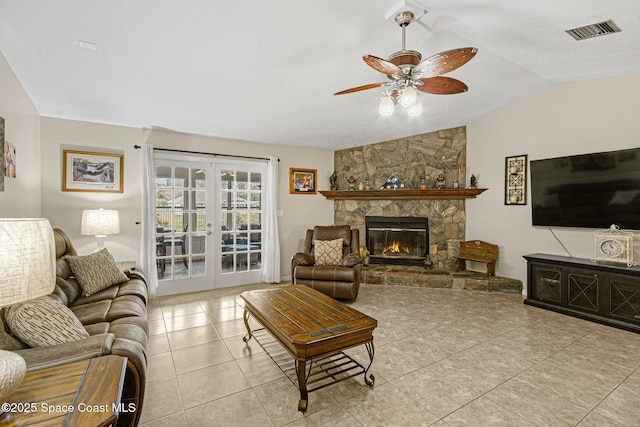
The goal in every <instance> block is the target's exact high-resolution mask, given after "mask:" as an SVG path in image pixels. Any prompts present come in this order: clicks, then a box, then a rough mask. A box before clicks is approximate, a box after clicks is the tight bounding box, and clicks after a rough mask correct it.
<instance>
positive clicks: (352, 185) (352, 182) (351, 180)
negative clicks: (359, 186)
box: [347, 175, 356, 190]
mask: <svg viewBox="0 0 640 427" xmlns="http://www.w3.org/2000/svg"><path fill="white" fill-rule="evenodd" d="M347 182H348V183H349V190H355V189H356V179H355V178H354V177H353V175H351V176H350V177H349V179H348V180H347Z"/></svg>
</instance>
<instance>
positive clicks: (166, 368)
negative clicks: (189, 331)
mask: <svg viewBox="0 0 640 427" xmlns="http://www.w3.org/2000/svg"><path fill="white" fill-rule="evenodd" d="M175 375H176V370H175V368H174V365H173V355H172V354H171V353H170V352H166V353H160V354H156V355H153V356H149V358H148V362H147V381H148V382H153V381H158V380H161V379H164V378H170V377H175Z"/></svg>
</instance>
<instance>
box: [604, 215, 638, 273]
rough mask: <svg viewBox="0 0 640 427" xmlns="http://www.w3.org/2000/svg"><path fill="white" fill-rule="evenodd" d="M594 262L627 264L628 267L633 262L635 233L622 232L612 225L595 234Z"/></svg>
mask: <svg viewBox="0 0 640 427" xmlns="http://www.w3.org/2000/svg"><path fill="white" fill-rule="evenodd" d="M595 246H596V247H595V253H596V257H595V260H594V261H613V262H621V263H625V264H627V265H628V266H632V265H635V263H634V262H633V233H631V232H629V231H622V230H620V227H618V226H617V225H615V224H612V225H611V227H609V229H607V230H600V231H596V233H595Z"/></svg>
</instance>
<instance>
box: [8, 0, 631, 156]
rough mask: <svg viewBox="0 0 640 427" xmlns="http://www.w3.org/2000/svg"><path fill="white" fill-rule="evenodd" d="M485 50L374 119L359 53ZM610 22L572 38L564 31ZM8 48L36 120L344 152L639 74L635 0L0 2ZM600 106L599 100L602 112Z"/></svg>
mask: <svg viewBox="0 0 640 427" xmlns="http://www.w3.org/2000/svg"><path fill="white" fill-rule="evenodd" d="M404 9H410V10H414V11H418V12H419V13H418V15H420V14H422V13H424V11H426V14H424V15H423V16H422V17H420V19H419V20H417V21H415V22H414V23H412V24H411V25H409V27H408V28H407V30H406V36H407V39H406V45H407V46H406V47H407V49H412V50H417V51H419V52H421V53H422V57H423V58H426V57H428V56H431V55H433V54H435V53H438V52H441V51H445V50H450V49H455V48H461V47H476V48H478V54H477V55H476V56H475V58H473V59H472V60H471V61H470V62H468V63H467V64H466V65H464V66H463V67H461V68H459V69H457V70H455V71H453V72H451V73H450V74H448V76H450V77H453V78H456V79H458V80H462V81H463V82H465V83H466V84H467V85H468V86H469V91H468V92H465V93H462V94H457V95H429V94H424V93H420V95H419V96H420V99H421V100H422V104H423V107H424V111H423V113H422V115H420V116H418V117H409V116H408V115H407V114H406V112H405V111H400V110H399V109H398V110H397V111H396V112H395V113H394V115H392V116H386V117H383V116H380V115H379V114H378V103H379V101H380V98H381V95H382V90H381V89H372V90H367V91H362V92H357V93H353V94H348V95H340V96H334V95H333V93H335V92H338V91H340V90H343V89H347V88H350V87H354V86H360V85H364V84H367V83H375V82H381V81H385V80H386V79H387V78H386V76H384V75H383V74H380V73H378V72H376V71H374V70H373V69H371V68H369V67H368V66H367V65H366V64H365V63H364V62H363V60H362V56H363V55H364V54H371V55H375V56H378V57H381V58H386V57H388V56H389V55H390V54H392V53H393V52H396V51H398V50H400V49H401V46H402V39H401V30H400V28H399V27H398V26H397V24H396V23H395V22H394V16H395V13H396V12H397V11H399V10H404ZM609 19H612V20H613V21H614V22H615V24H616V25H617V26H618V27H619V28H620V29H621V30H622V31H621V32H619V33H614V34H610V35H606V36H602V37H595V38H589V39H586V40H582V41H576V40H574V39H573V38H572V37H570V36H569V35H568V34H567V33H566V32H565V30H569V29H572V28H575V27H580V26H585V25H589V24H594V23H598V22H602V21H607V20H609ZM0 49H1V51H2V53H3V55H4V56H5V58H6V59H7V61H8V63H9V64H10V66H11V68H12V69H13V71H14V72H15V74H16V75H17V76H18V79H19V80H20V82H21V84H22V85H23V87H24V88H25V90H26V92H27V94H28V95H29V97H30V98H31V100H32V101H33V103H34V104H35V106H36V108H37V110H38V112H39V113H40V115H42V116H46V117H56V118H65V119H74V120H82V121H91V122H98V123H108V124H117V125H125V126H134V127H156V128H163V129H172V130H175V131H180V132H187V133H194V134H203V135H213V136H218V137H225V138H233V139H240V140H248V141H256V142H264V143H278V144H287V145H299V146H308V147H321V148H328V149H340V148H347V147H351V146H357V145H363V144H370V143H373V142H378V141H385V140H390V139H395V138H400V137H404V136H409V135H414V134H419V133H425V132H430V131H434V130H438V129H445V128H449V127H454V126H460V125H466V124H470V123H472V122H474V121H475V120H477V119H479V118H481V117H483V116H485V115H487V114H489V113H491V112H494V111H496V110H498V109H500V108H502V107H504V106H506V105H509V104H510V103H513V102H514V101H517V100H519V99H521V98H523V97H526V96H528V95H530V94H532V93H534V92H537V91H539V90H542V89H544V88H546V87H548V86H551V85H553V84H556V83H559V82H564V81H573V80H581V79H592V78H599V77H604V76H613V75H621V74H628V73H637V72H640V54H639V53H638V52H639V51H640V8H639V7H638V0H615V1H612V0H609V1H603V0H562V1H558V0H537V1H530V0H529V1H524V0H510V1H505V0H416V1H407V0H403V1H398V0H395V1H393V0H322V1H311V0H236V1H217V0H185V1H176V0H136V1H131V0H95V1H94V0H92V1H86V0H56V1H50V0H20V1H16V0H0ZM597 103H598V100H594V108H597Z"/></svg>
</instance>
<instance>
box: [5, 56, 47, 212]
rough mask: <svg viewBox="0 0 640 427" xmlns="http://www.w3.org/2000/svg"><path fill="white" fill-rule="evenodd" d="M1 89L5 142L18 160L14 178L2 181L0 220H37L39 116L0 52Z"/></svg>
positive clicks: (38, 205) (38, 202)
mask: <svg viewBox="0 0 640 427" xmlns="http://www.w3.org/2000/svg"><path fill="white" fill-rule="evenodd" d="M0 88H1V89H0V90H1V95H0V117H2V118H4V120H5V139H6V140H7V141H9V142H11V143H12V144H14V145H15V147H16V157H17V177H16V178H15V179H13V178H5V180H4V191H3V192H0V217H3V218H16V217H40V216H41V215H42V214H41V207H40V177H41V175H40V116H39V115H38V111H37V110H36V109H35V107H34V106H33V103H32V102H31V100H30V99H29V97H28V96H27V93H26V92H25V91H24V89H23V88H22V85H21V84H20V82H19V81H18V79H17V78H16V76H15V74H13V71H12V70H11V67H9V64H7V62H6V60H5V58H4V56H3V55H2V54H1V53H0ZM0 149H2V147H0Z"/></svg>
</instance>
